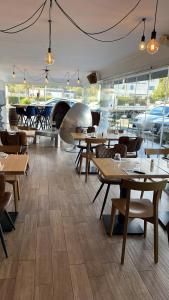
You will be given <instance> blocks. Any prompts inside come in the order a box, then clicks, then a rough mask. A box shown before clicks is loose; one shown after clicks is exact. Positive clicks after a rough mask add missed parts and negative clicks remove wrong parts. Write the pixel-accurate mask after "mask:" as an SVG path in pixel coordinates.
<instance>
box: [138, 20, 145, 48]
mask: <svg viewBox="0 0 169 300" xmlns="http://www.w3.org/2000/svg"><path fill="white" fill-rule="evenodd" d="M142 20H143V22H144V27H143V35H142V37H141V42H140V43H139V50H140V51H144V50H145V49H146V43H145V35H144V33H145V21H146V18H143V19H142Z"/></svg>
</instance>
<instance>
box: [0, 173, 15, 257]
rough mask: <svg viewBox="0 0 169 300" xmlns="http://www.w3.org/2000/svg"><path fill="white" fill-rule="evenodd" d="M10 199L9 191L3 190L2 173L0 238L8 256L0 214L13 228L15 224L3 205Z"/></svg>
mask: <svg viewBox="0 0 169 300" xmlns="http://www.w3.org/2000/svg"><path fill="white" fill-rule="evenodd" d="M10 200H11V193H9V192H5V176H4V175H3V174H0V239H1V243H2V247H3V249H4V252H5V256H6V257H8V253H7V249H6V245H5V240H4V236H3V230H2V226H1V220H2V214H3V215H4V216H5V217H6V218H7V220H8V222H9V223H10V224H11V226H12V228H13V229H15V226H14V224H13V222H12V220H11V218H10V216H9V214H8V213H7V211H6V209H5V207H6V206H7V205H8V204H9V202H10Z"/></svg>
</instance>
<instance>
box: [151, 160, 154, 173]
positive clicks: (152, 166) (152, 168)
mask: <svg viewBox="0 0 169 300" xmlns="http://www.w3.org/2000/svg"><path fill="white" fill-rule="evenodd" d="M153 170H154V159H151V162H150V172H153Z"/></svg>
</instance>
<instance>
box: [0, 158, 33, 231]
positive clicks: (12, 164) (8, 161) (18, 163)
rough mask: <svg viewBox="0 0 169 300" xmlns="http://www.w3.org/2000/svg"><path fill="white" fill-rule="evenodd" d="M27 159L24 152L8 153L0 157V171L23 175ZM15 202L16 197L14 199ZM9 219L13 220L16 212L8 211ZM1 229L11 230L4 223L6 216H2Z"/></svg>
mask: <svg viewBox="0 0 169 300" xmlns="http://www.w3.org/2000/svg"><path fill="white" fill-rule="evenodd" d="M28 161H29V156H28V155H26V154H21V155H17V154H16V155H15V154H10V155H8V156H7V157H6V158H1V157H0V163H1V166H2V169H1V171H0V172H2V173H4V174H5V175H7V176H9V175H12V178H13V177H17V176H18V175H24V174H25V173H26V170H27V165H28ZM16 202H17V199H16ZM15 205H16V208H17V207H18V203H15ZM9 214H10V217H11V219H12V220H13V222H15V220H16V217H17V214H18V212H9ZM1 225H2V228H3V231H11V229H12V228H11V225H10V224H8V223H6V218H5V217H4V218H2V222H1Z"/></svg>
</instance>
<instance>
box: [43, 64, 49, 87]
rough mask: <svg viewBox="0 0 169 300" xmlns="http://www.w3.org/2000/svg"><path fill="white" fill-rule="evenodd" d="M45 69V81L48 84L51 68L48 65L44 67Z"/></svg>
mask: <svg viewBox="0 0 169 300" xmlns="http://www.w3.org/2000/svg"><path fill="white" fill-rule="evenodd" d="M42 70H44V71H45V83H46V84H48V83H49V79H48V73H49V71H50V70H49V69H48V68H47V67H46V68H45V69H42Z"/></svg>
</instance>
